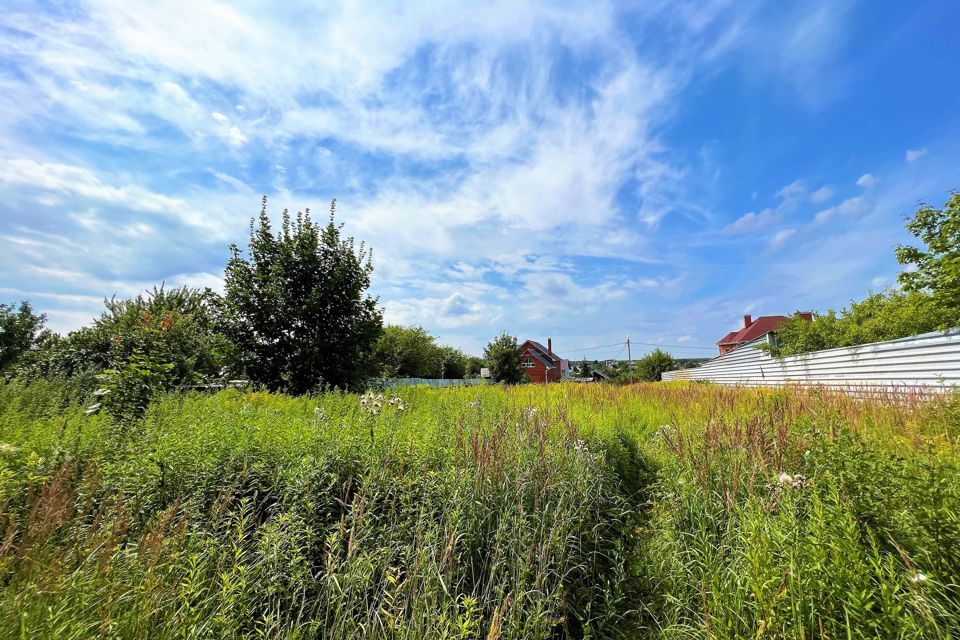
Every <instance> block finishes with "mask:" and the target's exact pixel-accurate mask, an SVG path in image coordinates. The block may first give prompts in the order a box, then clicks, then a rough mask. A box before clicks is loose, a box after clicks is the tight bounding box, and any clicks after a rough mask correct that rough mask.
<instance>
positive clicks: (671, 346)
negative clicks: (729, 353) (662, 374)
mask: <svg viewBox="0 0 960 640" xmlns="http://www.w3.org/2000/svg"><path fill="white" fill-rule="evenodd" d="M631 344H642V345H643V346H645V347H667V348H668V349H704V350H707V351H713V350H714V349H716V347H694V346H691V345H683V344H654V343H653V342H632V343H631Z"/></svg>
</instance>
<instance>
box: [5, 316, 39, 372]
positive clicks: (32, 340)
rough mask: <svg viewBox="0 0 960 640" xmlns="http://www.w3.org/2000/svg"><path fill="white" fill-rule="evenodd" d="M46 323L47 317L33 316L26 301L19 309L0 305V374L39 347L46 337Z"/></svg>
mask: <svg viewBox="0 0 960 640" xmlns="http://www.w3.org/2000/svg"><path fill="white" fill-rule="evenodd" d="M46 321H47V316H46V315H44V314H42V313H41V314H40V315H37V314H35V313H34V312H33V307H32V306H30V303H29V302H27V301H26V300H24V301H22V302H21V303H20V306H19V307H15V306H14V305H12V304H11V305H7V304H0V372H3V371H5V370H7V369H9V368H11V367H13V365H14V364H16V363H17V361H18V360H20V358H21V357H23V356H24V355H25V354H26V353H28V352H29V351H31V350H32V349H35V348H37V346H39V344H40V343H41V341H42V340H43V338H44V336H45V335H46V332H45V331H44V329H43V325H44V324H45V323H46Z"/></svg>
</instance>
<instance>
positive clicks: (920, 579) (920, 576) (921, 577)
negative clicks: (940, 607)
mask: <svg viewBox="0 0 960 640" xmlns="http://www.w3.org/2000/svg"><path fill="white" fill-rule="evenodd" d="M926 579H927V576H926V574H923V573H917V574H916V575H914V576H913V577H912V578H910V582H913V583H919V582H925V581H926Z"/></svg>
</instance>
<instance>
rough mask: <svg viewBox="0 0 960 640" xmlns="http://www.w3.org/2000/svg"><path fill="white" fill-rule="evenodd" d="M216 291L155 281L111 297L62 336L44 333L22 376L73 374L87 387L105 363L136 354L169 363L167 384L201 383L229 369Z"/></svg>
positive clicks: (111, 365)
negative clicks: (141, 291) (88, 320)
mask: <svg viewBox="0 0 960 640" xmlns="http://www.w3.org/2000/svg"><path fill="white" fill-rule="evenodd" d="M217 303H218V298H217V296H216V294H214V293H213V292H211V291H210V290H209V289H207V290H199V289H191V288H189V287H178V288H174V289H167V288H165V287H164V286H162V285H161V286H160V287H154V288H153V290H152V291H149V292H147V293H146V294H145V295H138V296H137V297H135V298H131V299H116V298H111V299H109V300H105V301H104V305H105V307H106V308H105V310H104V311H103V313H102V314H101V315H100V317H99V318H97V319H96V320H94V323H93V325H92V326H90V327H84V328H82V329H80V330H78V331H74V332H72V333H70V334H69V335H67V336H66V337H60V336H56V335H49V336H46V337H45V338H44V339H43V340H42V341H41V342H40V344H39V345H38V348H37V349H36V350H35V351H34V352H32V353H31V354H30V355H29V356H28V357H27V358H25V359H24V361H23V362H21V366H20V367H19V369H20V371H19V373H20V375H21V376H23V377H24V378H26V379H30V380H33V379H37V378H39V377H54V378H64V379H76V380H78V381H80V383H81V385H82V386H84V387H86V388H87V390H90V389H92V387H93V385H94V384H96V376H97V375H99V374H101V373H103V372H104V371H106V370H107V369H116V370H121V369H123V368H124V367H126V366H127V364H128V363H129V362H131V361H132V360H133V359H134V358H135V357H142V358H147V359H148V360H150V361H151V362H156V363H169V364H171V365H172V367H171V369H170V375H169V376H168V377H167V380H168V382H169V385H170V386H171V387H173V386H188V385H196V384H204V383H207V382H210V381H212V380H216V379H219V378H221V377H222V375H223V374H225V373H228V372H229V371H228V367H229V365H230V364H231V362H232V360H233V355H232V346H231V345H230V343H229V341H228V340H227V339H226V337H224V336H223V335H222V334H220V333H219V332H217V330H216V327H215V325H216V316H215V314H216V311H215V308H216V305H217Z"/></svg>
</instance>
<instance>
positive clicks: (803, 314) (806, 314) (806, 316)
mask: <svg viewBox="0 0 960 640" xmlns="http://www.w3.org/2000/svg"><path fill="white" fill-rule="evenodd" d="M797 315H798V316H800V319H801V320H806V321H807V322H813V312H812V311H798V312H797Z"/></svg>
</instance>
